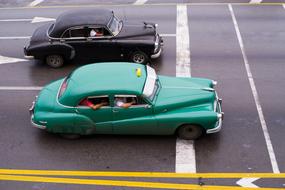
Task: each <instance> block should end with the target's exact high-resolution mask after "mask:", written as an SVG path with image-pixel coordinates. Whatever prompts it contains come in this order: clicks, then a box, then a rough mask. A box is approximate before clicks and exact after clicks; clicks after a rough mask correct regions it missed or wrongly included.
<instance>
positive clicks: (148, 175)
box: [0, 169, 285, 179]
mask: <svg viewBox="0 0 285 190" xmlns="http://www.w3.org/2000/svg"><path fill="white" fill-rule="evenodd" d="M0 174H10V175H45V176H86V177H145V178H199V177H202V178H225V179H226V178H285V173H170V172H104V171H64V170H16V169H0Z"/></svg>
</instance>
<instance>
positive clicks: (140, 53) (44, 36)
mask: <svg viewBox="0 0 285 190" xmlns="http://www.w3.org/2000/svg"><path fill="white" fill-rule="evenodd" d="M156 26H157V25H156V24H153V23H146V22H142V23H128V22H125V21H122V20H119V19H118V18H117V17H116V16H115V15H114V13H113V11H110V10H105V9H85V10H73V11H68V12H65V13H63V14H61V15H60V16H59V17H58V18H57V19H56V21H55V22H54V23H51V24H46V25H43V26H41V27H39V28H37V29H36V30H35V32H34V34H33V36H32V37H31V40H30V44H29V45H28V46H27V47H25V48H24V53H25V56H26V57H29V58H35V59H41V60H44V61H45V62H46V63H47V64H48V65H49V66H51V67H54V68H58V67H61V66H62V65H63V64H64V62H65V61H70V60H72V59H74V58H75V57H77V58H80V59H82V58H84V59H89V60H90V59H94V58H96V59H98V58H99V59H127V60H130V61H132V62H136V63H141V64H146V63H147V62H148V61H149V60H150V58H157V57H159V56H160V54H161V51H162V43H163V42H162V39H161V37H160V36H159V34H158V33H157V32H156Z"/></svg>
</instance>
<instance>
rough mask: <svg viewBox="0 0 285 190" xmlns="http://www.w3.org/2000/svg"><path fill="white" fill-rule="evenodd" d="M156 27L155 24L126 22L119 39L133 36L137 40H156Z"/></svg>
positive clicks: (118, 36)
mask: <svg viewBox="0 0 285 190" xmlns="http://www.w3.org/2000/svg"><path fill="white" fill-rule="evenodd" d="M155 35H156V28H155V26H154V24H144V22H142V23H130V22H124V23H123V27H122V29H121V31H120V33H119V34H118V35H117V36H116V38H117V39H125V38H128V39H129V38H131V39H136V40H152V41H154V40H155Z"/></svg>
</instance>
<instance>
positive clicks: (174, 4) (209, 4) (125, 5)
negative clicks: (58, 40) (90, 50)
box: [0, 2, 284, 10]
mask: <svg viewBox="0 0 285 190" xmlns="http://www.w3.org/2000/svg"><path fill="white" fill-rule="evenodd" d="M177 4H179V3H149V4H143V5H133V4H87V5H47V6H35V7H28V6H27V7H1V8H0V10H1V9H46V8H80V7H81V8H84V7H107V6H108V7H129V6H176V5H177ZM180 4H184V5H199V6H213V5H228V4H232V5H243V6H282V5H284V3H280V2H279V3H278V2H276V3H180Z"/></svg>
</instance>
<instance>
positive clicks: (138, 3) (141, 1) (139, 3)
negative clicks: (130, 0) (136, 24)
mask: <svg viewBox="0 0 285 190" xmlns="http://www.w3.org/2000/svg"><path fill="white" fill-rule="evenodd" d="M146 2H147V0H136V1H135V2H134V5H143V4H145V3H146Z"/></svg>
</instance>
